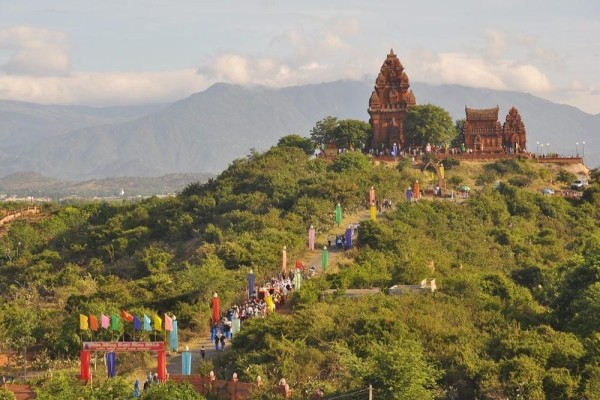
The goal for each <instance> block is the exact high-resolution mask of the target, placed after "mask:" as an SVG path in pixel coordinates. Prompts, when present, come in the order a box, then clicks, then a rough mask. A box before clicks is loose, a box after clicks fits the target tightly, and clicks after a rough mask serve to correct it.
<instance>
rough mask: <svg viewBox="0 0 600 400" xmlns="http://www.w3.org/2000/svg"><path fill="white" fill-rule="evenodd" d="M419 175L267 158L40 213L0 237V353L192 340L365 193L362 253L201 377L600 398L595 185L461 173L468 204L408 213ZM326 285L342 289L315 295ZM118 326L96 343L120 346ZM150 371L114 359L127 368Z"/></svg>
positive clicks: (539, 170) (397, 393)
mask: <svg viewBox="0 0 600 400" xmlns="http://www.w3.org/2000/svg"><path fill="white" fill-rule="evenodd" d="M420 167H421V166H420V165H412V164H411V163H404V162H403V163H400V164H399V165H383V164H377V165H376V164H375V163H373V162H372V160H371V159H370V158H369V157H368V156H365V155H363V154H360V153H357V152H348V153H345V154H342V155H339V156H338V157H337V158H336V159H335V160H334V161H333V162H332V163H330V162H327V161H325V160H323V159H314V158H312V159H311V158H309V157H308V156H307V155H306V154H305V153H304V152H303V151H302V150H301V149H299V148H294V147H284V146H280V147H273V148H271V149H270V150H268V151H266V152H264V153H258V152H253V153H252V154H251V155H250V156H248V157H247V158H243V159H238V160H236V161H235V162H233V163H232V164H231V165H230V166H229V168H228V169H226V170H225V171H224V172H223V173H222V174H220V175H219V176H218V177H216V178H215V179H212V180H210V181H209V182H207V183H206V184H199V183H198V184H190V185H188V186H187V187H186V188H185V190H183V191H182V192H181V193H180V194H179V195H178V196H176V197H171V198H164V199H158V198H151V199H147V200H143V201H141V202H138V203H135V204H120V203H119V204H108V203H94V204H85V205H69V206H57V205H49V206H46V208H45V210H44V215H45V217H44V218H42V219H40V220H39V221H35V222H32V221H21V222H15V223H13V224H11V226H10V229H9V230H8V231H7V233H6V234H5V235H4V236H2V237H1V238H0V257H2V258H1V262H0V293H1V296H2V305H1V306H0V307H1V311H2V312H1V313H0V341H1V342H2V343H3V344H4V346H5V349H7V350H9V349H10V350H14V351H17V353H22V352H23V351H24V350H25V349H29V351H34V352H35V354H36V357H37V358H36V361H35V362H33V361H32V362H30V363H29V369H30V370H34V371H36V370H37V371H48V370H49V369H50V368H51V369H53V370H59V369H62V368H64V366H65V364H69V363H68V361H65V360H76V359H77V357H78V352H79V349H80V347H81V339H82V338H83V339H89V338H91V336H90V332H89V331H86V332H83V333H81V332H80V331H79V329H78V327H79V314H90V313H93V314H97V315H99V314H100V313H104V314H107V315H110V314H118V313H119V312H120V310H121V309H126V310H128V311H129V312H131V313H135V314H137V315H142V314H146V315H154V314H158V315H161V313H164V312H169V313H174V314H175V315H176V316H177V320H178V321H179V324H180V327H181V328H180V329H182V332H181V335H182V336H185V337H186V338H193V337H195V336H201V337H205V336H207V335H208V328H209V320H210V315H211V314H210V312H211V310H210V300H211V297H212V294H213V293H214V292H218V294H219V297H220V299H221V308H222V309H226V308H227V307H228V306H229V305H230V304H234V303H237V302H239V301H241V300H242V299H243V298H244V293H245V290H246V275H247V273H248V271H249V270H250V269H253V271H254V273H255V274H256V276H257V282H264V281H265V280H267V279H268V278H270V277H271V276H272V274H274V273H276V271H278V270H279V269H280V264H281V260H280V256H281V249H282V246H284V245H285V246H287V252H288V260H295V259H296V258H302V257H303V255H305V252H306V250H305V247H306V237H307V236H306V235H307V229H308V227H309V226H310V225H311V224H312V225H314V227H315V228H316V230H317V234H318V236H319V234H321V235H322V234H323V233H326V232H328V231H330V229H331V228H333V227H334V209H335V204H336V203H338V202H340V203H341V204H342V206H343V210H344V214H345V215H347V214H352V213H356V212H358V211H362V210H364V209H365V208H366V205H367V200H368V190H369V188H370V187H371V186H375V188H376V190H377V196H378V198H379V199H384V198H385V199H390V200H391V201H392V204H393V205H394V207H393V209H392V210H390V211H388V212H386V213H384V214H382V215H381V216H380V217H379V218H378V219H377V221H363V222H362V223H361V226H360V229H359V236H358V243H357V246H356V247H355V248H353V249H351V250H348V251H346V252H345V254H344V255H343V256H342V257H341V258H340V259H339V265H337V266H335V267H332V268H331V269H330V270H328V271H327V273H326V274H324V275H321V276H320V277H316V278H313V279H311V280H308V281H306V282H305V284H304V285H303V288H302V289H301V290H300V291H299V292H295V293H293V296H292V298H291V300H290V303H291V305H290V307H291V309H290V313H286V314H275V315H271V316H269V317H268V318H265V319H260V318H259V319H254V320H250V321H248V322H246V323H245V325H244V326H243V328H242V331H241V333H240V334H239V335H238V336H237V337H236V338H235V339H234V341H233V346H232V350H231V351H227V352H225V353H224V355H223V356H222V357H219V358H218V359H216V360H214V361H211V362H209V363H211V364H209V366H208V367H209V368H213V369H214V370H215V372H216V373H217V375H218V376H219V377H222V378H227V379H229V378H230V377H231V375H232V373H233V372H237V374H238V376H239V378H240V380H242V381H252V382H254V381H255V380H256V377H257V376H261V377H262V379H263V381H264V382H266V383H268V385H265V386H266V387H268V386H269V385H270V384H271V383H273V384H275V383H276V382H278V381H279V379H281V378H286V379H287V381H288V383H289V384H290V386H291V387H292V388H293V390H294V392H293V393H294V396H295V397H294V398H303V396H305V395H306V394H307V393H312V392H313V391H314V389H315V388H316V387H323V388H324V389H325V393H326V394H328V395H333V394H343V393H347V392H349V391H352V390H358V389H362V388H365V387H366V386H367V385H369V384H371V385H373V387H374V388H375V390H376V393H377V398H382V399H394V398H403V399H404V398H410V399H476V398H477V399H500V398H517V397H519V396H520V397H522V398H527V399H546V398H547V399H569V398H578V397H585V396H587V397H588V398H590V399H594V398H598V397H597V396H598V394H599V393H600V389H599V388H600V351H599V350H598V349H599V348H600V317H599V315H600V313H598V307H599V306H598V305H599V304H600V291H599V283H598V280H599V279H600V227H599V224H598V217H599V216H600V195H599V193H600V187H598V186H596V185H592V186H590V188H588V189H587V190H586V191H585V192H583V194H582V196H580V197H561V196H544V195H543V194H542V192H541V191H540V188H542V187H547V186H552V187H554V188H556V189H561V187H562V186H563V185H564V183H562V182H561V179H562V178H561V177H564V176H569V175H568V174H567V173H566V171H561V168H560V167H556V166H553V167H552V168H548V167H543V166H540V165H538V164H535V163H533V162H531V161H527V160H504V161H498V162H496V163H491V164H469V163H459V162H454V163H448V165H447V167H446V170H447V171H446V174H447V180H448V182H452V184H454V185H455V186H454V187H453V188H454V189H456V188H457V187H458V186H459V185H461V184H465V183H468V184H469V185H471V187H472V190H471V192H470V195H469V197H468V198H455V199H451V198H444V199H433V198H430V199H425V200H422V201H419V202H413V203H407V202H406V200H405V196H404V190H405V189H406V187H407V186H409V185H411V184H412V182H414V180H415V179H419V181H420V182H422V184H423V186H424V187H427V186H428V185H429V184H433V181H432V180H431V173H430V172H429V171H425V172H423V171H421V168H420ZM567 181H568V180H567ZM321 237H322V236H321ZM318 245H321V246H322V245H323V243H318ZM424 278H435V279H436V282H437V286H438V291H437V292H435V294H405V295H402V296H392V295H387V294H379V295H375V296H372V297H362V298H359V299H347V298H346V297H345V296H343V293H344V291H345V290H347V289H351V288H370V287H380V288H383V289H384V292H385V291H387V288H389V287H391V286H393V285H396V284H417V283H419V282H420V281H421V280H422V279H424ZM329 288H334V289H339V290H338V295H337V296H333V297H331V298H327V299H321V297H320V296H319V294H320V292H321V291H322V290H324V289H329ZM123 329H124V328H123V326H121V327H120V330H119V331H118V332H116V334H113V335H111V334H110V333H109V332H99V333H96V334H95V335H98V336H95V337H94V339H98V338H101V337H104V338H105V339H110V338H111V336H112V337H113V338H115V339H116V338H119V337H121V335H123V334H126V335H129V334H130V333H129V332H130V331H129V332H127V331H125V332H124V331H123ZM125 329H127V328H125ZM129 329H131V328H129ZM80 335H81V336H80ZM158 337H159V338H160V337H161V333H158ZM149 362H151V361H149V360H148V359H141V358H139V357H137V358H136V357H127V356H122V358H121V359H120V361H119V363H120V364H119V365H120V374H123V373H127V372H130V371H134V370H136V369H138V368H148V363H149ZM71 365H77V364H76V362H73V363H72V364H71ZM22 367H23V365H22V360H21V364H19V361H18V360H16V361H14V363H13V364H9V365H7V366H4V367H2V368H4V370H5V373H12V374H18V373H19V371H20V370H21V369H22ZM49 385H50V384H49V383H45V384H43V385H42V386H40V388H41V389H40V390H41V391H42V392H43V391H44V390H46V391H48V390H50V389H49ZM55 389H56V388H55ZM46 393H47V392H46ZM54 393H56V392H54ZM258 394H260V395H261V396H264V397H262V398H266V396H267V393H266V392H265V393H262V392H260V393H258ZM594 396H596V397H594ZM259 397H260V396H259ZM45 398H52V397H45ZM54 398H57V397H54ZM64 398H70V397H64ZM86 398H87V397H86ZM89 398H99V397H92V396H91V395H90V397H89Z"/></svg>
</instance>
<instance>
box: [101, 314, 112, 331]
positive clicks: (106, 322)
mask: <svg viewBox="0 0 600 400" xmlns="http://www.w3.org/2000/svg"><path fill="white" fill-rule="evenodd" d="M100 326H102V328H103V329H108V327H109V326H110V319H109V318H108V317H107V316H106V315H104V314H102V316H101V317H100Z"/></svg>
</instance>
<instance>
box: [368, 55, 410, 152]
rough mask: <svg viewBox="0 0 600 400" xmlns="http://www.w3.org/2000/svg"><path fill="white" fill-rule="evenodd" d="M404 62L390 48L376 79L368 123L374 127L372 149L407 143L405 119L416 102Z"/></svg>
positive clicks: (400, 145) (401, 145)
mask: <svg viewBox="0 0 600 400" xmlns="http://www.w3.org/2000/svg"><path fill="white" fill-rule="evenodd" d="M409 87H410V83H409V80H408V76H407V75H406V72H404V67H403V66H402V63H401V62H400V60H399V59H398V57H397V56H396V54H394V50H393V49H391V50H390V52H389V54H388V55H387V58H386V59H385V61H384V62H383V65H382V66H381V69H380V71H379V75H378V76H377V79H376V80H375V88H374V90H373V93H372V94H371V98H370V99H369V109H368V112H369V115H370V116H371V118H370V119H369V123H370V124H371V128H372V130H373V138H372V140H371V143H370V145H371V148H373V149H382V148H392V146H393V145H394V143H396V144H397V145H398V146H399V147H400V148H401V147H403V145H404V120H405V119H406V115H407V114H408V111H409V110H410V108H411V107H412V106H414V105H416V100H415V95H414V94H413V92H412V90H409Z"/></svg>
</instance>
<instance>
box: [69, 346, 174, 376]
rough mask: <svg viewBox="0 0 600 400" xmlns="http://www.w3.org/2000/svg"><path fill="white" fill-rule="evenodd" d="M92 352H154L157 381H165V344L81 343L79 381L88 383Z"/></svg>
mask: <svg viewBox="0 0 600 400" xmlns="http://www.w3.org/2000/svg"><path fill="white" fill-rule="evenodd" d="M92 351H104V352H131V351H155V352H156V358H157V364H158V366H157V371H156V374H157V376H158V380H159V381H164V380H166V379H167V364H166V361H167V357H166V354H165V342H83V348H82V350H81V354H80V361H81V380H85V381H89V380H90V378H91V374H90V353H91V352H92Z"/></svg>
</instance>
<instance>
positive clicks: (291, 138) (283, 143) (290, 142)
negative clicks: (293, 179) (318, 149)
mask: <svg viewBox="0 0 600 400" xmlns="http://www.w3.org/2000/svg"><path fill="white" fill-rule="evenodd" d="M277 146H278V147H298V148H300V149H302V150H303V151H304V152H305V153H306V155H309V156H311V155H313V153H314V152H315V142H313V141H312V140H310V139H308V138H305V137H303V136H300V135H296V134H293V135H287V136H284V137H282V138H281V139H279V142H277Z"/></svg>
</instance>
